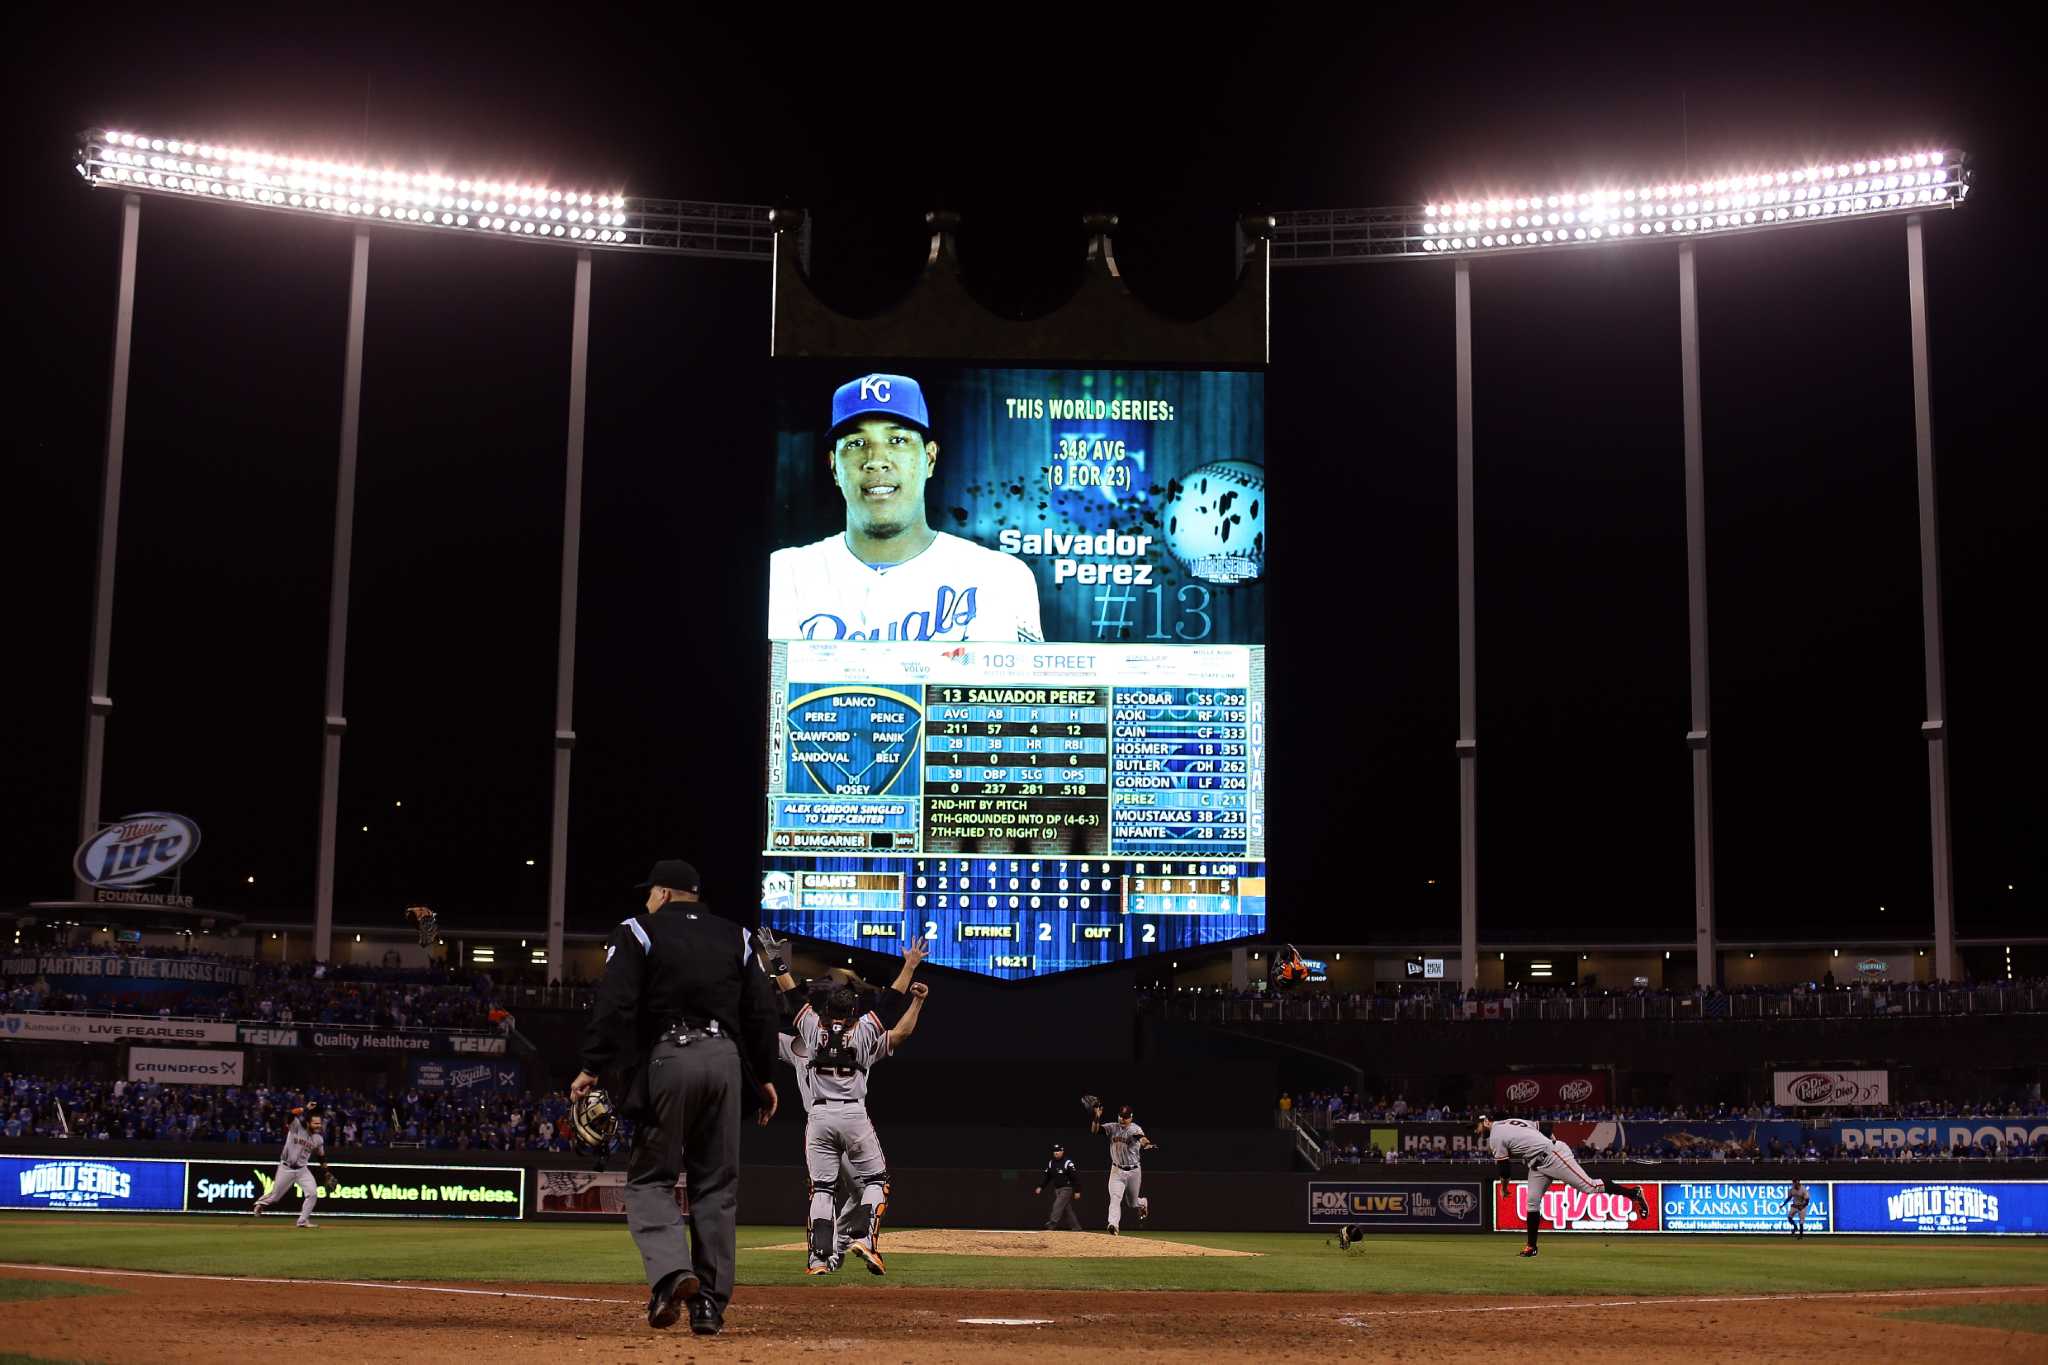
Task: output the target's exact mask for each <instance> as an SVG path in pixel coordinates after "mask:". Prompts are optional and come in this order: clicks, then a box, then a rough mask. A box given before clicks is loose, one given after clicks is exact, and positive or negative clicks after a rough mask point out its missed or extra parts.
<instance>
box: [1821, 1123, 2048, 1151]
mask: <svg viewBox="0 0 2048 1365" xmlns="http://www.w3.org/2000/svg"><path fill="white" fill-rule="evenodd" d="M1819 1136H1820V1139H1821V1142H1822V1143H1823V1145H1826V1146H1830V1147H1839V1148H1841V1149H1842V1150H1843V1151H1844V1152H1876V1151H1885V1150H1896V1149H1899V1148H1903V1147H1919V1146H1921V1145H1923V1144H1925V1143H1930V1142H1931V1143H1933V1144H1934V1145H1935V1146H1936V1147H1939V1148H1940V1149H1941V1150H1942V1151H1944V1152H1946V1151H1951V1150H1953V1149H1954V1147H1955V1145H1956V1144H1957V1143H1961V1144H1962V1145H1963V1146H1965V1147H1969V1148H1972V1149H1974V1150H1975V1151H1977V1152H1983V1153H1987V1154H1989V1153H2006V1152H2012V1151H2015V1150H2018V1149H2020V1148H2026V1147H2034V1148H2039V1147H2040V1146H2041V1144H2043V1143H2048V1120H2043V1119H2038V1118H2035V1119H1986V1118H1977V1119H1972V1118H1950V1119H1910V1120H1906V1119H1892V1120H1887V1121H1884V1122H1881V1123H1830V1124H1824V1125H1822V1127H1821V1128H1820V1130H1819Z"/></svg>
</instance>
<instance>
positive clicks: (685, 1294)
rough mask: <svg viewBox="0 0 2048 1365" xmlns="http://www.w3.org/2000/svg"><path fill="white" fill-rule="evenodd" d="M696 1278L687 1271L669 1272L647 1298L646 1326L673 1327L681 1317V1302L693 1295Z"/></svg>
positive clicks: (696, 1286) (695, 1289) (695, 1290)
mask: <svg viewBox="0 0 2048 1365" xmlns="http://www.w3.org/2000/svg"><path fill="white" fill-rule="evenodd" d="M697 1289H698V1283H697V1277H696V1276H695V1275H693V1274H691V1273H690V1272H689V1271H687V1270H671V1271H670V1272H669V1273H668V1274H666V1275H664V1276H662V1277H661V1281H660V1283H658V1284H656V1285H655V1286H654V1292H653V1293H652V1294H649V1295H648V1296H647V1325H648V1326H649V1327H673V1326H675V1325H676V1323H677V1321H678V1320H680V1319H681V1318H682V1316H683V1300H684V1299H687V1298H689V1297H690V1296H691V1295H692V1294H695V1293H696V1292H697Z"/></svg>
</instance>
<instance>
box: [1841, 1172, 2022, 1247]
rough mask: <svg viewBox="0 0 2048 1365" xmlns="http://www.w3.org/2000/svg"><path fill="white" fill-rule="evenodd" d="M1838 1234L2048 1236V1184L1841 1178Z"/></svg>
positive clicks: (2001, 1181) (2008, 1181)
mask: <svg viewBox="0 0 2048 1365" xmlns="http://www.w3.org/2000/svg"><path fill="white" fill-rule="evenodd" d="M1834 1185H1835V1188H1834V1199H1835V1207H1834V1223H1835V1231H1836V1232H1931V1233H1942V1232H1962V1233H1968V1232H2011V1233H2023V1234H2030V1235H2033V1236H2043V1235H2048V1181H2040V1180H1953V1181H1951V1180H1939V1181H1937V1180H1927V1181H1913V1182H1903V1183H1902V1182H1894V1181H1888V1180H1868V1181H1866V1180H1837V1181H1835V1182H1834Z"/></svg>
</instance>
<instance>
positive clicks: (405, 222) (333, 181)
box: [75, 129, 665, 248]
mask: <svg viewBox="0 0 2048 1365" xmlns="http://www.w3.org/2000/svg"><path fill="white" fill-rule="evenodd" d="M75 164H76V166H77V169H78V173H79V175H80V176H82V177H83V178H84V179H85V181H86V183H87V184H89V185H91V186H93V187H95V188H103V189H117V190H127V191H135V192H139V193H143V194H164V195H175V196H177V197H180V198H190V199H211V200H216V201H221V202H226V203H232V204H240V205H243V206H244V207H248V208H260V209H271V210H282V211H284V212H287V213H299V214H309V215H312V216H315V217H320V218H339V219H353V220H362V219H369V218H374V219H376V220H378V221H379V222H384V223H390V224H393V225H397V226H404V227H417V228H424V229H431V230H434V231H439V232H456V233H481V234H490V235H496V236H505V237H512V236H517V237H519V238H521V239H526V240H532V241H547V242H556V243H560V244H562V245H564V246H567V245H571V244H573V245H575V246H578V247H585V248H587V247H589V246H591V245H593V244H595V245H599V246H607V247H618V248H631V247H637V246H646V245H650V243H649V242H648V241H647V240H646V238H645V236H644V233H643V231H642V228H643V223H642V218H643V212H642V210H641V206H640V204H639V203H638V202H637V201H628V199H627V198H626V196H625V195H623V194H619V193H616V192H611V193H602V194H600V193H596V192H594V191H592V190H586V189H581V188H578V189H569V188H564V187H558V186H553V185H538V184H509V183H505V182H503V181H497V180H484V179H476V178H470V177H462V178H457V177H453V176H449V175H444V174H442V173H441V172H438V171H405V170H399V169H396V168H394V167H375V166H367V165H364V164H362V163H360V162H352V161H335V160H330V159H326V158H321V157H302V156H291V155H288V154H285V153H282V152H276V151H271V150H267V149H264V148H261V147H251V146H243V145H231V144H224V143H215V142H189V141H185V140H183V139H180V138H161V137H157V136H155V135H154V134H144V133H131V132H128V131H126V130H124V129H101V130H97V131H92V132H88V133H86V134H85V136H84V137H83V139H82V145H81V147H80V149H79V153H78V157H77V159H76V163H75ZM564 205H567V206H570V207H567V208H565V207H563V206H564ZM586 206H587V207H586ZM568 223H578V224H583V225H586V226H584V228H583V230H581V231H579V232H576V233H573V234H572V233H571V232H570V231H569V229H568V227H567V226H566V224H568ZM664 244H665V243H664Z"/></svg>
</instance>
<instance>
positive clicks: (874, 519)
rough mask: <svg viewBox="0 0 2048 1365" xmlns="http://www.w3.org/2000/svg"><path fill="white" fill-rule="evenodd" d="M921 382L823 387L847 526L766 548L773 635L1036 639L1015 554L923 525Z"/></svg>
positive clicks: (1024, 571)
mask: <svg viewBox="0 0 2048 1365" xmlns="http://www.w3.org/2000/svg"><path fill="white" fill-rule="evenodd" d="M931 431H932V423H931V414H930V413H929V412H928V411H927V410H926V408H925V401H924V390H923V389H922V388H920V387H919V386H918V383H917V381H916V380H915V379H911V378H909V377H907V376H905V375H900V374H868V375H862V376H861V377H860V378H858V379H853V380H849V381H847V382H846V383H844V384H841V385H840V386H839V389H838V391H837V392H835V393H834V394H833V395H832V429H831V433H830V442H831V446H830V452H829V454H828V457H827V458H828V460H829V462H830V465H831V469H832V481H833V483H834V484H835V485H836V486H837V487H838V489H839V495H840V496H841V497H842V498H844V499H845V500H846V529H845V530H844V531H843V532H840V533H838V534H836V535H831V536H827V537H826V538H825V539H823V540H821V541H818V542H817V543H815V544H812V545H799V546H794V547H792V548H790V549H786V550H777V551H775V553H774V554H772V555H770V556H769V557H768V638H769V639H771V640H1002V641H1007V642H1010V643H1015V642H1016V641H1019V640H1025V641H1037V640H1043V639H1044V638H1045V634H1044V631H1043V628H1042V627H1041V626H1040V624H1039V614H1038V582H1037V580H1036V579H1034V578H1033V577H1032V576H1031V570H1030V569H1029V568H1028V567H1026V566H1025V564H1024V562H1023V561H1022V560H1020V559H1017V558H1015V557H1013V556H1011V555H1006V554H1001V553H998V552H997V551H995V550H988V549H983V548H982V547H981V546H979V545H976V544H975V543H974V542H973V541H971V540H963V539H961V538H960V537H959V536H955V535H948V534H947V533H946V532H944V531H935V530H933V529H932V526H931V522H930V521H929V520H928V519H927V518H926V515H925V505H924V499H925V481H926V480H927V479H929V478H930V477H931V474H932V470H933V469H934V468H935V467H936V466H937V464H938V458H939V443H938V442H937V441H934V440H933V439H932V435H931Z"/></svg>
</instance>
